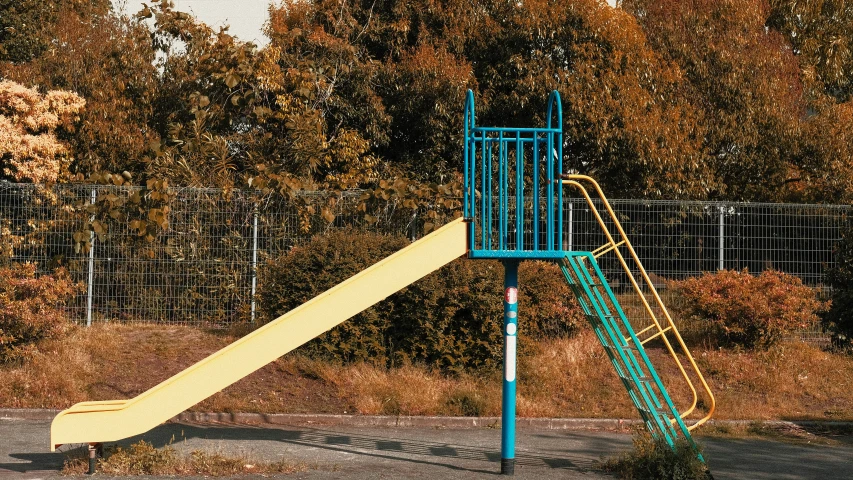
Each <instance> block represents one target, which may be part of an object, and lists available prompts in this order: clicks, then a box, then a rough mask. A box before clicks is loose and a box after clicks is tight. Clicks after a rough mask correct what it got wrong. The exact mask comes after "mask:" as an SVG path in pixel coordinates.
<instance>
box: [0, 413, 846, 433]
mask: <svg viewBox="0 0 853 480" xmlns="http://www.w3.org/2000/svg"><path fill="white" fill-rule="evenodd" d="M57 413H59V410H50V409H37V408H21V409H16V408H0V421H12V420H52V419H53V417H55V416H56V414H57ZM171 421H172V422H186V423H234V424H250V425H263V424H267V425H307V426H312V425H313V426H321V425H322V426H347V427H397V428H405V427H415V428H418V427H419V428H497V427H498V426H500V417H438V416H389V415H337V414H322V413H215V412H213V413H210V412H183V413H181V414H179V415H177V416H175V417H174V418H172V419H171ZM753 422H759V423H761V424H762V425H767V426H789V427H796V426H799V427H827V428H844V429H853V422H840V421H819V420H804V421H785V420H711V421H709V422H708V425H730V426H736V425H749V424H750V423H753ZM641 423H642V422H641V421H640V420H636V419H615V418H519V419H517V426H518V428H524V429H531V430H594V431H602V430H604V431H616V432H619V431H627V430H630V428H631V427H633V426H634V425H640V424H641Z"/></svg>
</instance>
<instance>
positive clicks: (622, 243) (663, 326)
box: [562, 174, 716, 442]
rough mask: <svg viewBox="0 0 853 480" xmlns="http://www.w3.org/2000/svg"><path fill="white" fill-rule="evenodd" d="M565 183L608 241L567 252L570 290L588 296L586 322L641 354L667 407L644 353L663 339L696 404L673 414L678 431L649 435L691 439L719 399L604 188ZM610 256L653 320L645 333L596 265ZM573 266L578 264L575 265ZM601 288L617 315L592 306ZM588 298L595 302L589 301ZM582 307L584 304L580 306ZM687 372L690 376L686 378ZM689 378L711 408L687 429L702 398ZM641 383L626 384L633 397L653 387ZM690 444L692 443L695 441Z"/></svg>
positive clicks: (572, 180)
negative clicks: (633, 323) (587, 267)
mask: <svg viewBox="0 0 853 480" xmlns="http://www.w3.org/2000/svg"><path fill="white" fill-rule="evenodd" d="M562 184H563V185H564V186H570V187H574V188H575V189H576V190H578V191H579V192H580V193H581V195H582V196H583V198H584V199H585V200H586V203H587V205H588V206H589V208H590V211H591V212H592V213H593V215H594V217H595V219H596V222H597V223H598V225H599V227H600V228H601V230H602V232H603V233H604V235H605V237H606V238H607V243H605V244H604V245H602V246H600V247H599V248H597V249H596V250H594V251H592V252H579V253H578V252H566V262H567V263H564V265H563V266H562V267H563V268H564V270H563V272H564V274H565V275H566V278H567V280H568V281H569V283H570V284H571V283H572V282H573V281H574V282H575V283H576V284H575V285H574V286H573V287H572V288H573V290H574V289H579V290H578V293H581V296H578V299H579V300H583V299H584V297H586V300H587V301H588V303H589V304H588V305H587V307H592V308H591V309H590V312H589V315H591V316H594V317H597V318H590V317H588V318H590V320H591V321H592V322H593V325H595V324H596V323H597V322H598V323H601V324H602V325H603V326H604V327H605V329H607V328H609V329H610V330H612V331H613V334H614V335H615V336H618V338H614V339H613V340H615V342H614V343H613V344H611V345H623V344H624V345H630V343H633V344H634V349H635V350H636V351H637V352H639V353H640V354H641V358H642V360H643V363H644V364H645V365H646V368H647V369H648V370H649V372H650V373H651V374H652V378H651V379H650V380H652V379H654V380H655V382H654V385H655V387H657V388H658V390H659V391H660V393H662V394H663V396H662V397H663V399H664V404H666V403H667V402H669V403H672V401H671V399H670V398H669V394H668V393H667V392H666V389H665V388H664V386H663V384H662V383H661V382H660V379H659V378H658V377H657V375H656V373H655V372H654V367H653V366H652V365H651V362H650V361H649V360H648V356H647V355H645V349H644V348H643V345H644V344H645V343H647V342H649V341H651V340H654V339H659V340H660V341H661V342H662V343H663V344H664V346H665V349H666V352H667V353H668V355H669V356H670V358H671V359H672V360H673V361H674V362H675V364H676V365H677V367H678V369H679V372H680V373H681V376H682V378H683V380H684V382H685V383H686V385H687V386H688V388H689V389H690V393H691V396H692V399H691V401H690V405H689V406H688V407H687V408H684V409H683V410H681V411H680V412H678V411H677V410H676V411H673V412H672V414H673V417H674V418H671V419H669V423H670V427H672V426H674V425H678V427H679V428H678V429H676V430H674V429H672V428H670V427H667V428H665V429H660V428H657V427H656V428H651V426H650V428H649V430H650V431H651V433H652V434H653V435H656V436H657V435H661V434H663V433H664V431H668V433H670V435H671V434H672V433H673V432H674V433H677V431H678V430H680V431H681V433H682V434H683V435H684V436H685V437H686V438H689V432H690V431H692V430H693V429H695V428H696V427H698V426H700V425H702V424H703V423H705V422H707V421H708V420H709V419H710V418H711V417H712V416H713V414H714V411H715V410H716V399H715V398H714V394H713V392H712V391H711V388H710V387H709V385H708V382H707V381H706V380H705V377H704V375H702V372H701V371H700V369H699V366H698V365H697V364H696V360H695V359H694V358H693V355H692V354H691V353H690V350H689V349H688V348H687V345H686V344H685V343H684V339H683V338H682V337H681V334H680V333H679V331H678V328H677V327H676V326H675V322H673V320H672V316H671V315H670V314H669V311H668V310H667V308H666V306H665V305H664V303H663V300H661V297H660V294H658V292H657V289H656V288H655V286H654V284H653V282H652V281H651V279H650V278H649V275H648V272H646V270H645V268H644V267H643V265H642V262H640V259H639V257H638V256H637V253H636V251H635V250H634V247H633V246H632V245H631V242H630V240H629V239H628V236H627V234H626V233H625V230H624V229H623V228H622V225H621V223H620V222H619V219H618V217H617V215H616V213H615V212H614V210H613V208H612V207H611V206H610V202H608V201H607V198H606V197H605V195H604V192H603V191H602V189H601V186H600V185H599V184H598V182H596V181H595V180H594V179H593V178H591V177H589V176H586V175H577V174H568V175H563V176H562ZM587 185H588V186H590V187H592V189H593V191H594V192H595V193H596V196H597V198H598V199H599V201H600V202H601V203H602V205H603V206H604V208H605V210H606V212H607V214H608V217H609V220H610V221H611V222H612V223H613V225H614V227H615V228H616V231H617V234H618V239H619V241H617V240H616V238H614V235H613V234H612V233H611V232H610V229H609V228H608V227H607V224H606V222H605V221H604V218H603V217H602V215H601V213H600V212H599V210H598V208H597V207H596V205H595V202H594V201H593V199H592V196H591V195H590V193H589V190H588V189H587ZM621 249H625V250H626V251H627V253H628V257H629V258H630V259H631V260H632V261H633V263H634V265H635V268H636V269H637V271H638V272H639V274H640V282H638V281H637V279H636V278H635V276H634V274H633V272H632V271H631V268H630V266H629V264H628V261H627V259H626V258H625V255H623V254H622V251H621ZM606 254H613V255H615V256H616V257H617V259H618V261H619V264H620V265H621V266H622V268H623V269H624V271H625V273H626V274H627V278H629V279H630V283H631V286H632V287H633V290H634V292H635V293H636V294H637V296H638V297H639V298H640V301H641V303H642V305H643V308H644V309H645V311H646V313H647V314H648V315H649V318H650V319H651V321H652V323H651V325H649V326H647V327H645V328H643V329H641V330H639V331H637V332H635V331H634V329H633V327H632V326H631V323H630V322H629V321H628V318H627V317H626V316H625V313H624V311H622V308H621V306H620V305H619V302H618V301H617V299H616V296H615V295H614V294H613V291H612V289H611V288H610V286H609V285H608V284H607V281H606V279H605V278H604V275H603V273H602V272H601V269H600V268H599V266H598V262H597V261H596V259H597V258H599V257H601V256H603V255H606ZM577 258H585V259H587V260H588V261H589V262H588V263H589V264H590V267H591V268H592V269H593V270H594V271H595V272H596V276H597V277H598V282H599V283H597V284H595V282H594V281H593V280H592V279H591V278H590V279H589V282H592V283H593V284H595V286H594V287H591V286H590V287H587V288H584V286H583V285H581V283H582V281H586V280H587V279H586V278H584V275H585V273H586V274H588V272H587V271H586V270H584V269H583V268H581V267H580V264H579V263H578V261H577V260H574V261H572V259H577ZM572 264H574V266H573V265H572ZM566 268H568V269H569V270H566ZM569 274H572V275H573V276H572V278H570V275H569ZM641 282H642V283H643V284H644V285H645V287H646V288H647V290H648V292H649V293H650V294H651V296H652V299H653V301H654V306H655V307H657V310H658V311H659V312H661V315H660V316H659V315H657V314H656V313H655V308H652V304H651V303H649V301H648V299H647V297H646V295H645V294H644V292H643V288H641V286H640V283H641ZM599 285H600V286H599ZM592 288H594V289H596V290H593V289H592ZM599 288H603V289H604V292H605V293H606V298H607V300H608V301H609V302H610V303H611V305H613V306H614V309H615V310H616V311H615V312H610V313H605V314H604V316H602V315H601V314H600V313H603V310H602V309H601V308H600V306H601V303H593V301H592V300H595V301H596V302H597V301H598V300H601V301H604V299H605V295H601V293H600V292H599V291H598V290H597V289H599ZM587 290H589V291H587ZM590 295H591V296H592V297H590ZM582 307H583V302H582ZM596 307H598V309H596ZM585 310H586V309H585ZM585 313H586V311H585ZM613 313H616V315H613ZM608 315H609V316H608ZM617 319H618V320H619V322H616V320H617ZM670 337H671V338H670ZM607 338H608V337H599V340H601V341H602V343H603V344H605V343H606V339H607ZM604 346H605V349H606V350H607V349H608V345H606V344H605V345H604ZM610 353H611V351H610V350H608V354H610ZM679 354H680V355H681V356H682V357H683V358H684V359H685V360H686V364H685V362H684V361H682V360H681V358H679ZM619 359H620V360H621V357H619ZM628 360H630V359H628ZM627 363H632V362H630V361H629V362H627ZM614 366H616V365H615V364H614ZM616 369H617V374H618V373H619V367H617V368H616ZM688 371H689V372H690V373H688ZM691 374H692V375H693V376H694V378H695V379H696V380H698V383H699V385H700V387H701V390H702V392H703V396H704V397H705V399H706V400H707V401H708V403H707V404H706V405H705V407H706V408H707V412H706V413H705V414H704V415H703V416H702V417H701V418H699V419H697V420H695V421H693V422H692V423H691V424H690V425H685V424H684V420H685V419H687V418H688V416H690V415H691V414H692V413H693V412H695V411H696V409H697V408H698V406H699V393H698V389H697V387H696V382H694V379H693V378H691ZM622 376H623V375H620V377H622ZM631 379H632V380H634V379H633V378H631ZM637 380H638V381H637V382H635V383H639V384H640V385H639V386H636V385H626V388H628V390H629V392H630V391H631V390H632V388H634V387H636V388H639V389H643V388H644V386H649V385H651V384H650V383H646V384H643V382H642V381H639V379H637ZM632 400H635V398H634V395H633V394H632ZM635 405H637V408H638V409H639V410H640V414H641V416H643V418H644V420H645V419H646V417H647V416H649V415H650V413H649V411H650V409H648V408H645V407H643V406H642V405H638V404H637V402H636V401H635ZM653 406H654V405H653ZM667 409H668V405H667V408H666V409H664V411H665V410H667ZM659 413H661V411H660V410H659V411H658V412H656V413H654V414H651V415H652V416H657V415H658V414H659ZM655 425H657V422H652V426H655ZM682 425H684V427H685V428H681V426H682ZM647 426H649V425H647ZM664 438H667V441H668V442H669V439H668V437H667V436H666V435H664ZM690 441H691V442H692V439H691V440H690Z"/></svg>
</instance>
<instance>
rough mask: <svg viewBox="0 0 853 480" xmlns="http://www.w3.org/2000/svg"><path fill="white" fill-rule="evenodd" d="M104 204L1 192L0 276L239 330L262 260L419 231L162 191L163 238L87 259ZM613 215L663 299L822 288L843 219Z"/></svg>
mask: <svg viewBox="0 0 853 480" xmlns="http://www.w3.org/2000/svg"><path fill="white" fill-rule="evenodd" d="M119 190H120V189H119ZM107 191H116V188H115V187H104V186H86V185H57V186H53V187H50V188H48V187H43V186H37V185H23V184H10V183H0V233H1V234H2V239H0V265H2V264H9V263H12V262H25V261H27V262H35V263H37V264H38V265H39V266H40V267H41V268H42V269H43V270H45V271H46V270H50V269H52V268H53V267H55V266H58V265H63V266H66V267H67V268H68V269H69V270H70V272H71V274H72V276H73V278H74V279H75V280H76V281H78V282H80V283H81V284H82V285H83V286H84V288H83V289H82V292H81V294H80V295H79V296H78V297H77V298H76V299H75V302H74V303H73V304H72V305H71V306H70V307H69V314H70V315H71V317H72V318H73V319H74V320H75V321H77V322H79V323H89V322H100V321H122V322H159V323H177V324H205V325H228V324H232V323H235V322H239V321H251V320H252V319H253V318H254V315H255V310H256V308H255V307H256V305H255V303H254V299H255V295H254V293H255V292H256V290H257V286H258V284H259V282H263V278H258V275H257V274H258V269H257V266H259V265H262V264H263V263H264V262H265V261H267V260H268V259H270V258H273V257H275V256H277V255H281V254H283V253H284V252H286V251H287V250H289V249H290V248H291V247H293V246H294V245H298V244H300V243H302V242H304V241H306V240H307V239H308V238H310V237H311V236H312V235H315V234H320V233H323V232H324V231H327V230H328V229H330V228H339V227H342V226H354V227H356V228H359V229H370V230H373V231H378V232H381V233H385V234H394V235H404V236H406V237H409V238H411V239H415V238H417V237H419V236H421V231H422V224H423V222H422V221H420V219H419V218H418V216H417V214H412V213H411V211H409V210H404V209H398V208H396V205H395V203H394V202H393V201H389V202H388V203H387V205H385V206H384V207H383V208H382V209H381V210H380V211H378V212H371V215H372V216H373V217H375V218H377V219H378V221H375V222H370V223H368V222H365V221H363V218H364V216H363V215H364V214H363V213H359V212H357V211H356V209H355V208H352V207H353V206H355V205H356V204H357V203H358V200H359V198H360V196H361V193H360V192H347V193H345V194H344V195H342V196H341V198H340V199H339V201H338V202H337V206H336V208H337V210H338V211H337V216H336V218H335V221H334V222H333V223H332V224H328V223H327V222H326V221H325V220H324V219H323V218H322V217H321V216H320V215H319V214H314V215H307V216H306V213H305V212H304V210H302V211H300V210H299V209H297V208H296V207H295V206H294V205H293V204H292V203H291V202H289V201H287V200H286V199H282V198H275V197H269V196H266V197H264V196H260V195H258V194H256V193H254V192H247V191H239V190H227V191H226V190H217V189H189V188H184V189H173V190H172V192H171V193H172V195H171V196H172V199H171V201H170V208H171V211H170V213H169V226H168V228H167V229H166V230H165V231H164V232H163V233H161V234H160V235H159V236H158V237H157V238H156V239H155V241H154V242H143V241H141V240H139V238H138V236H137V235H135V234H134V233H133V232H132V231H130V230H129V229H126V228H125V227H121V228H119V227H118V225H121V222H114V223H113V230H112V231H111V232H110V234H109V237H108V239H107V240H106V241H104V242H101V241H98V239H97V238H95V237H94V236H92V237H91V240H92V244H93V248H92V249H90V250H88V251H80V252H77V251H75V245H74V239H73V235H74V234H75V232H81V231H82V229H83V226H84V224H85V222H86V220H87V216H88V215H89V214H88V213H87V211H86V206H87V205H88V204H91V203H92V202H93V201H94V199H95V198H96V197H97V196H98V195H100V194H102V193H104V192H107ZM125 193H126V192H125ZM304 195H305V196H307V197H311V196H316V197H320V196H321V195H320V194H317V193H305V194H304ZM611 203H612V205H613V207H614V210H615V211H616V213H617V214H618V215H619V220H620V222H621V223H622V225H623V226H624V227H625V230H626V232H627V233H628V235H629V238H630V239H631V242H632V243H633V245H634V246H635V248H636V251H637V254H638V256H639V258H640V260H641V261H642V262H643V264H644V266H645V267H646V269H647V270H648V271H649V272H650V276H651V278H652V280H653V282H654V283H655V284H656V286H662V287H665V280H667V279H680V278H685V277H689V276H695V275H699V274H700V273H701V272H706V271H716V270H718V269H720V268H726V269H743V268H748V269H749V271H750V272H753V273H758V272H761V271H763V270H765V269H768V268H773V269H776V270H781V271H784V272H786V273H790V274H793V275H797V276H799V277H800V278H802V279H803V281H804V282H805V283H806V284H808V285H811V286H813V287H815V288H823V278H824V274H825V272H826V271H827V269H828V268H830V267H831V266H832V265H833V255H832V250H833V247H834V245H835V243H836V242H837V241H838V240H839V238H840V230H841V229H842V227H844V226H845V225H847V224H848V222H849V215H850V213H851V208H850V207H848V206H832V205H788V204H755V203H719V202H678V201H642V200H613V201H612V202H611ZM564 212H565V213H564V221H565V223H566V224H565V228H564V239H563V245H564V248H566V249H575V250H591V249H594V248H596V247H598V246H600V245H602V244H604V243H605V239H604V237H603V235H602V234H601V231H600V229H599V227H598V224H597V222H596V220H595V219H594V218H593V216H592V213H591V212H590V210H589V208H588V207H587V205H586V204H585V203H584V201H583V200H582V199H576V198H567V199H566V205H565V209H564ZM78 235H79V233H78ZM87 235H89V234H88V233H87ZM146 252H148V253H147V254H146ZM151 252H153V254H152V253H151ZM152 255H153V256H152ZM602 267H603V268H604V270H605V273H606V274H607V275H608V278H609V279H611V281H612V283H613V284H614V287H615V288H616V289H619V288H620V286H622V287H624V286H627V283H628V279H627V278H626V277H625V275H624V274H623V273H621V272H622V271H621V269H620V268H619V266H618V265H616V264H615V263H614V260H613V259H612V258H610V259H608V258H607V257H603V258H602ZM810 335H811V336H819V335H820V334H819V332H812V333H811V334H807V335H806V336H810Z"/></svg>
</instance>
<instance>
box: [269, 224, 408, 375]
mask: <svg viewBox="0 0 853 480" xmlns="http://www.w3.org/2000/svg"><path fill="white" fill-rule="evenodd" d="M406 245H408V242H407V241H406V240H405V239H403V238H395V237H388V236H382V235H376V234H364V233H357V232H354V231H350V230H341V231H335V232H332V233H329V234H327V235H318V236H315V237H314V238H313V239H312V240H311V242H310V243H308V244H306V245H305V246H301V247H295V248H293V249H292V250H291V251H290V252H289V253H288V254H287V255H284V256H282V257H279V258H277V259H274V260H272V261H270V262H268V263H267V265H266V266H265V267H264V268H263V269H262V271H261V272H260V275H259V277H260V279H261V282H260V288H259V290H258V296H259V304H260V310H261V314H262V320H263V321H270V320H273V319H275V318H276V317H278V316H279V315H281V314H283V313H286V312H288V311H290V310H292V309H294V308H296V307H298V306H299V305H302V304H303V303H305V302H307V301H308V300H311V299H312V298H314V297H315V296H317V295H318V294H320V293H322V292H324V291H326V290H328V289H330V288H332V287H333V286H335V285H337V284H338V283H341V282H342V281H344V280H346V279H347V278H350V277H352V276H353V275H355V274H357V273H358V272H360V271H362V270H364V269H365V268H366V267H368V266H370V265H373V264H374V263H376V262H378V261H379V260H381V259H383V258H385V257H387V256H388V255H391V254H392V253H394V252H396V251H398V250H400V249H401V248H403V247H405V246H406ZM392 312H393V303H392V302H391V301H389V300H383V301H381V302H379V303H378V304H377V305H374V306H373V307H371V308H368V309H367V310H365V311H364V312H362V313H360V314H358V315H356V316H355V317H353V318H351V319H350V320H349V321H348V322H344V323H343V324H341V325H339V326H337V327H335V328H333V329H332V330H330V331H328V332H326V333H324V334H323V335H321V336H319V337H317V338H316V339H314V340H313V341H311V342H308V344H306V345H305V346H304V347H302V351H303V352H306V353H308V354H310V355H312V356H319V357H323V358H334V359H338V360H341V361H344V362H355V361H367V362H372V363H384V362H385V359H386V358H387V357H388V347H389V345H388V342H387V339H386V332H387V330H388V324H389V321H390V314H391V313H392Z"/></svg>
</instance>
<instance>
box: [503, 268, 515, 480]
mask: <svg viewBox="0 0 853 480" xmlns="http://www.w3.org/2000/svg"><path fill="white" fill-rule="evenodd" d="M517 334H518V260H505V261H504V381H503V402H502V404H501V474H502V475H515V370H516V368H515V360H516V347H517V340H518V336H517Z"/></svg>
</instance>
